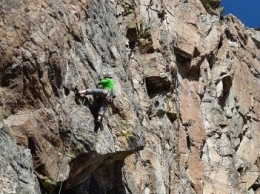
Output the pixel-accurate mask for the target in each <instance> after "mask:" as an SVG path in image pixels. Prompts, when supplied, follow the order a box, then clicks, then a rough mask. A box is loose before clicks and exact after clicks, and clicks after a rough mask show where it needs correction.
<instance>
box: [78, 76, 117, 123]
mask: <svg viewBox="0 0 260 194" xmlns="http://www.w3.org/2000/svg"><path fill="white" fill-rule="evenodd" d="M98 86H99V87H98V88H97V89H89V88H88V89H85V90H81V91H77V90H76V91H75V94H77V95H80V96H82V97H84V96H86V95H93V96H97V97H99V99H100V102H99V108H98V116H97V119H96V121H95V122H96V124H99V123H100V121H101V119H102V117H103V115H104V112H105V109H106V107H107V106H108V104H109V103H110V102H112V101H113V98H115V94H114V81H113V74H112V73H111V72H106V73H103V79H101V80H100V81H99V82H98Z"/></svg>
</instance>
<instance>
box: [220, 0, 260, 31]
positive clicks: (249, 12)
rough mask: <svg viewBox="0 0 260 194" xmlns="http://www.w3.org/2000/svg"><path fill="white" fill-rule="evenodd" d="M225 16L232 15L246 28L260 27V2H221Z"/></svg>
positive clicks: (222, 0) (225, 0)
mask: <svg viewBox="0 0 260 194" xmlns="http://www.w3.org/2000/svg"><path fill="white" fill-rule="evenodd" d="M220 6H221V7H224V12H223V14H222V15H223V16H225V15H227V14H229V13H231V14H232V15H234V16H236V17H237V18H238V19H239V20H240V21H241V22H242V23H243V24H244V25H245V26H246V27H250V28H259V27H260V0H221V5H220Z"/></svg>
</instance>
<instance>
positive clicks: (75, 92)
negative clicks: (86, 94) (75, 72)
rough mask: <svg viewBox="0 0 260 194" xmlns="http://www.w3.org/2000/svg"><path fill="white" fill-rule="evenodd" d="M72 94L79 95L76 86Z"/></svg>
mask: <svg viewBox="0 0 260 194" xmlns="http://www.w3.org/2000/svg"><path fill="white" fill-rule="evenodd" d="M74 94H75V95H76V96H79V95H80V93H79V90H78V88H77V87H75V88H74Z"/></svg>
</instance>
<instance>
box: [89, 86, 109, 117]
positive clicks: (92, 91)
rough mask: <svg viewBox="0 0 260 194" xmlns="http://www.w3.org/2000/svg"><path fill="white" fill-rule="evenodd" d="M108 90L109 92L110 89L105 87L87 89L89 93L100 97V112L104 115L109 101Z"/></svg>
mask: <svg viewBox="0 0 260 194" xmlns="http://www.w3.org/2000/svg"><path fill="white" fill-rule="evenodd" d="M108 92H109V91H108V90H104V89H86V94H87V95H93V96H97V97H100V102H99V108H98V114H99V115H101V116H103V115H104V112H105V109H106V107H107V106H108V102H107V100H106V95H107V94H108Z"/></svg>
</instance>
